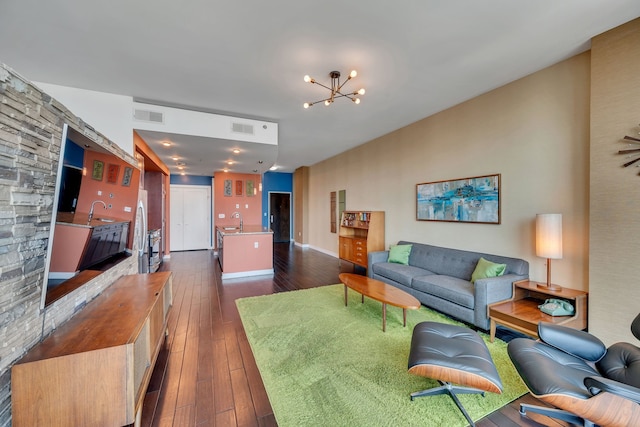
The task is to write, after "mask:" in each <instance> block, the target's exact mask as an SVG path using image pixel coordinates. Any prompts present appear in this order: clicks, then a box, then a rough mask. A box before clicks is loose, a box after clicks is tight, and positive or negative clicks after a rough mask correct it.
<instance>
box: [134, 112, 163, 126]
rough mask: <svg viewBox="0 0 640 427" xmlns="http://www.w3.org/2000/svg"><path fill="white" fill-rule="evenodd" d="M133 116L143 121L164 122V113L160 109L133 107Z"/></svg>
mask: <svg viewBox="0 0 640 427" xmlns="http://www.w3.org/2000/svg"><path fill="white" fill-rule="evenodd" d="M133 118H134V119H136V120H139V121H141V122H151V123H164V114H163V113H160V112H158V111H149V110H140V109H138V108H134V109H133Z"/></svg>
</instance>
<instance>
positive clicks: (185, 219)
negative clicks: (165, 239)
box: [170, 185, 211, 252]
mask: <svg viewBox="0 0 640 427" xmlns="http://www.w3.org/2000/svg"><path fill="white" fill-rule="evenodd" d="M170 203H171V207H170V209H171V227H170V244H171V249H170V250H171V251H172V252H173V251H189V250H198V249H209V248H210V247H211V239H210V236H211V187H210V186H202V185H171V196H170Z"/></svg>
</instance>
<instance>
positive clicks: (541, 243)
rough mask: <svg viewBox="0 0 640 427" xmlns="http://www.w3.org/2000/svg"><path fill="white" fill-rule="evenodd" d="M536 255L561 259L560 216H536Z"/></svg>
mask: <svg viewBox="0 0 640 427" xmlns="http://www.w3.org/2000/svg"><path fill="white" fill-rule="evenodd" d="M536 255H537V256H539V257H542V258H549V259H560V258H562V214H537V215H536Z"/></svg>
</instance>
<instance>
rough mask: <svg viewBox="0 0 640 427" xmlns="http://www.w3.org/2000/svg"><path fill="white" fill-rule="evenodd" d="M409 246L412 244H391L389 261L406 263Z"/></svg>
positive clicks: (407, 262)
mask: <svg viewBox="0 0 640 427" xmlns="http://www.w3.org/2000/svg"><path fill="white" fill-rule="evenodd" d="M411 246H412V245H392V246H391V247H390V248H389V262H395V263H396V264H404V265H408V264H409V254H410V253H411Z"/></svg>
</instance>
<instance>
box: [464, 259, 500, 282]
mask: <svg viewBox="0 0 640 427" xmlns="http://www.w3.org/2000/svg"><path fill="white" fill-rule="evenodd" d="M506 268H507V264H498V263H495V262H491V261H487V260H486V259H484V258H482V257H480V259H479V260H478V264H477V265H476V269H475V270H473V274H471V283H476V280H478V279H486V278H487V277H498V276H502V275H503V274H504V270H505V269H506Z"/></svg>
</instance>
